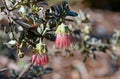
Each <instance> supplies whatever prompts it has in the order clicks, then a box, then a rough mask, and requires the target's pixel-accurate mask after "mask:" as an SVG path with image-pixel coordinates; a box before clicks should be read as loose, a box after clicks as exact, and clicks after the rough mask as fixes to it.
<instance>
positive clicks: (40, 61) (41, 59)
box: [31, 54, 49, 66]
mask: <svg viewBox="0 0 120 79" xmlns="http://www.w3.org/2000/svg"><path fill="white" fill-rule="evenodd" d="M34 61H35V63H36V65H37V66H40V65H46V64H47V63H48V62H49V58H48V55H47V54H42V55H40V54H33V55H32V58H31V62H32V63H34Z"/></svg>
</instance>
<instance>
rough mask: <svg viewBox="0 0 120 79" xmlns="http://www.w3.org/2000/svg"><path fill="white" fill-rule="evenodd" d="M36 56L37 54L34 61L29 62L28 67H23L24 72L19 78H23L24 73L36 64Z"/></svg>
mask: <svg viewBox="0 0 120 79" xmlns="http://www.w3.org/2000/svg"><path fill="white" fill-rule="evenodd" d="M36 57H37V56H35V59H34V61H33V63H29V64H28V67H27V68H26V69H23V70H22V72H21V73H20V74H19V76H18V78H22V77H23V75H24V74H25V73H26V72H27V71H29V70H30V68H31V67H32V66H33V64H34V62H35V60H36Z"/></svg>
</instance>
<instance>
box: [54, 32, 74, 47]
mask: <svg viewBox="0 0 120 79" xmlns="http://www.w3.org/2000/svg"><path fill="white" fill-rule="evenodd" d="M73 43H74V39H73V37H72V36H71V35H68V34H63V35H60V34H57V36H56V41H55V46H56V47H59V48H67V47H69V46H70V45H71V44H73Z"/></svg>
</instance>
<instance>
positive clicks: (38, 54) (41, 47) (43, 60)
mask: <svg viewBox="0 0 120 79" xmlns="http://www.w3.org/2000/svg"><path fill="white" fill-rule="evenodd" d="M31 62H32V63H34V62H36V65H38V66H40V65H46V64H47V63H48V62H49V58H48V55H47V46H46V45H45V44H43V43H41V42H40V43H38V44H36V47H35V49H34V54H33V55H32V58H31Z"/></svg>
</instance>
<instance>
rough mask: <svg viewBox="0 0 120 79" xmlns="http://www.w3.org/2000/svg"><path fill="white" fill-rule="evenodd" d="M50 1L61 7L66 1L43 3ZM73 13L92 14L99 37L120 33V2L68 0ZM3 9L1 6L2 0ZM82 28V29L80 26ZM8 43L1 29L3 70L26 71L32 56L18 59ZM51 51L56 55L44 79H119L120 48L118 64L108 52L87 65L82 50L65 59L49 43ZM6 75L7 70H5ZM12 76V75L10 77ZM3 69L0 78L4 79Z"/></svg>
mask: <svg viewBox="0 0 120 79" xmlns="http://www.w3.org/2000/svg"><path fill="white" fill-rule="evenodd" d="M41 1H47V2H48V4H49V5H57V4H61V2H62V1H63V0H41ZM67 1H68V2H69V5H70V8H71V10H73V11H75V12H79V10H82V11H83V12H85V13H87V14H88V15H89V17H90V18H89V19H90V22H91V25H92V29H93V33H94V34H96V35H97V36H98V37H99V38H103V39H104V38H108V39H109V37H110V36H111V35H112V34H113V30H114V29H118V30H120V0H67ZM0 6H2V3H1V0H0ZM80 27H81V26H80ZM7 40H9V39H8V38H7V36H6V34H4V32H3V31H2V30H0V60H1V61H0V68H1V69H3V68H6V66H7V64H9V65H8V68H10V69H14V70H17V71H19V70H20V69H21V68H24V66H25V64H26V63H28V61H29V59H30V54H28V53H27V52H30V51H25V52H26V56H25V57H24V58H23V59H19V58H18V57H17V56H16V53H15V48H13V49H9V48H7V47H6V46H5V45H4V43H5V42H7ZM47 43H48V45H49V49H50V50H51V51H50V52H54V53H55V55H54V56H51V57H50V62H49V64H48V65H47V66H45V67H51V68H52V69H53V70H52V72H51V73H49V74H45V75H43V79H120V75H119V74H120V47H118V48H117V50H116V52H115V54H116V55H117V56H118V60H117V61H115V60H114V59H113V58H112V56H111V55H110V52H111V51H109V50H108V51H107V52H106V53H101V52H95V53H96V56H97V59H96V60H94V59H93V58H91V57H89V58H88V59H87V61H86V62H83V61H82V56H81V54H80V51H72V53H74V56H72V57H69V56H62V55H61V52H60V51H59V50H57V49H55V48H54V46H53V47H52V46H51V45H52V44H54V43H53V42H47ZM5 72H6V71H5ZM7 75H9V74H7ZM2 77H3V76H2V70H0V79H2Z"/></svg>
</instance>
